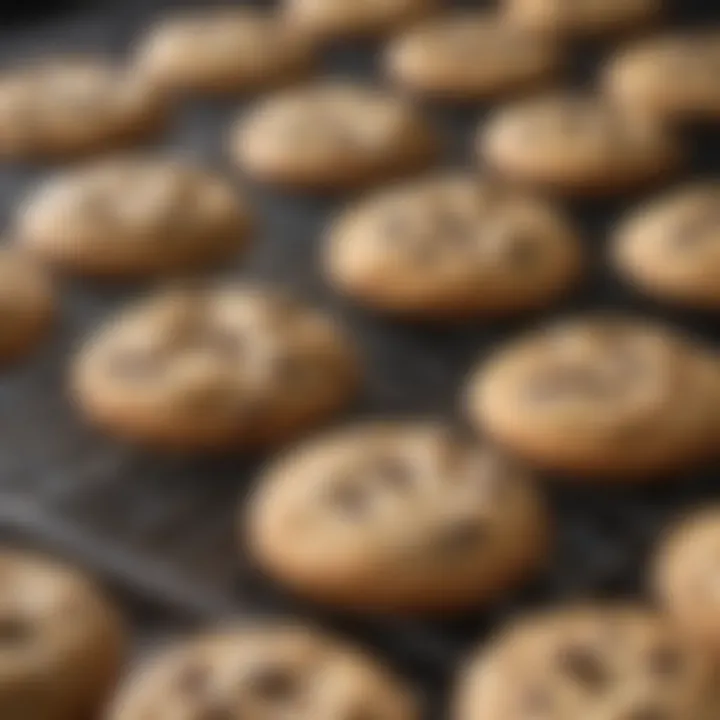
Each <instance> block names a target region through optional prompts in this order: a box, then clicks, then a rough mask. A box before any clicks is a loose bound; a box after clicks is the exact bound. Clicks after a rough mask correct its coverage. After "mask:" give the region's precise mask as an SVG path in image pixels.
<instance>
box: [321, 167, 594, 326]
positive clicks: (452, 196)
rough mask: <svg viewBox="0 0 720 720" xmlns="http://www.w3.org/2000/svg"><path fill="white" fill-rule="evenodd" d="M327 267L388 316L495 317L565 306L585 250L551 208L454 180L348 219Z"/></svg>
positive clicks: (374, 202)
mask: <svg viewBox="0 0 720 720" xmlns="http://www.w3.org/2000/svg"><path fill="white" fill-rule="evenodd" d="M325 266H326V271H327V274H328V276H329V278H330V281H331V283H332V284H333V285H334V286H335V287H336V288H337V289H338V290H339V291H340V292H342V293H345V294H347V295H349V296H351V297H353V298H356V299H357V300H358V301H359V302H361V303H363V304H364V305H368V306H370V307H374V308H377V309H379V310H388V311H392V312H397V313H403V314H410V315H415V316H419V317H458V318H462V317H469V316H478V315H480V316H481V315H485V316H495V315H503V314H508V313H512V312H518V311H522V310H527V309H532V308H537V307H540V306H543V305H546V304H547V303H549V302H551V301H552V300H554V299H556V298H557V297H558V296H559V295H560V294H561V293H562V291H564V290H566V289H567V287H568V286H569V285H570V284H571V283H572V282H573V281H574V280H576V279H577V277H578V275H579V274H580V267H581V248H580V243H579V240H578V237H577V235H576V233H575V230H574V228H573V227H572V226H571V224H570V223H569V221H568V220H567V219H566V218H565V217H564V216H563V215H562V213H561V212H560V211H559V210H557V209H555V208H554V207H552V206H551V205H550V204H548V203H545V202H543V201H540V200H538V199H536V198H534V197H531V196H529V195H526V194H523V193H520V192H516V191H511V190H509V189H506V188H504V187H502V186H499V185H497V184H495V183H493V182H492V181H490V180H481V179H478V178H477V177H474V176H470V175H462V174H444V175H438V176H434V177H429V178H426V179H423V180H415V181H411V182H409V183H407V184H404V185H400V186H398V187H395V188H392V189H390V190H384V191H380V192H378V193H377V194H374V195H372V196H370V197H369V198H368V199H366V200H364V201H363V202H361V203H360V204H359V205H357V206H354V207H351V208H350V209H349V210H347V211H346V212H345V213H344V214H343V215H342V216H341V217H340V218H339V220H338V221H336V222H335V223H334V225H333V227H332V229H331V232H330V234H329V237H328V240H327V246H326V249H325Z"/></svg>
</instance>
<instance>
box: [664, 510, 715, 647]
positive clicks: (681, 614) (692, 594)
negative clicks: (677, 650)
mask: <svg viewBox="0 0 720 720" xmlns="http://www.w3.org/2000/svg"><path fill="white" fill-rule="evenodd" d="M651 580H652V586H653V589H654V591H655V594H656V595H657V597H658V599H659V600H660V602H661V603H662V605H663V607H664V609H665V610H666V612H668V613H669V614H670V615H671V617H672V618H673V620H674V621H675V622H676V623H677V625H678V626H679V627H680V628H681V629H682V630H683V631H684V632H686V633H687V634H688V635H689V636H690V637H692V638H693V639H694V640H695V641H696V642H698V643H699V645H701V646H703V647H705V648H707V649H708V650H709V651H710V652H712V653H713V654H714V655H715V656H716V657H717V656H719V655H720V507H719V506H717V505H715V506H711V507H707V508H704V509H702V510H699V511H696V512H694V513H692V514H691V515H689V516H688V517H686V518H684V519H683V520H682V521H681V522H678V523H677V524H676V525H674V526H673V527H672V528H670V530H669V532H668V533H667V535H666V537H664V539H663V541H662V543H661V545H660V547H659V548H658V552H657V556H656V558H655V561H654V563H653V571H652V578H651Z"/></svg>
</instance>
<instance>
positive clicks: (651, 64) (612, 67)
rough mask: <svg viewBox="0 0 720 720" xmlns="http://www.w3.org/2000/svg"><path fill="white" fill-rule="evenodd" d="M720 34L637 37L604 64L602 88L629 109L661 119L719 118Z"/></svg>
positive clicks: (698, 31)
mask: <svg viewBox="0 0 720 720" xmlns="http://www.w3.org/2000/svg"><path fill="white" fill-rule="evenodd" d="M719 72H720V32H719V31H717V30H696V31H694V32H692V31H686V32H684V33H682V34H681V33H678V34H675V35H662V36H659V37H654V38H650V39H647V40H642V41H640V42H637V43H635V44H633V45H630V46H629V47H626V48H623V49H621V50H620V51H618V52H617V53H616V54H615V55H614V56H613V57H612V58H611V59H610V61H609V62H608V64H607V66H606V68H605V70H604V73H603V76H604V86H605V89H606V90H607V92H608V94H609V96H610V97H611V98H612V100H613V101H615V102H617V103H619V104H621V105H623V106H624V107H626V108H627V109H628V110H631V111H635V112H641V113H646V114H649V115H652V116H654V117H657V118H660V119H662V120H671V121H674V120H702V119H708V120H717V119H720V84H719V83H718V73H719Z"/></svg>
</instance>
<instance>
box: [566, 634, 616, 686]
mask: <svg viewBox="0 0 720 720" xmlns="http://www.w3.org/2000/svg"><path fill="white" fill-rule="evenodd" d="M559 663H560V668H561V669H562V671H563V672H564V673H565V674H566V675H568V676H569V677H570V678H572V679H573V680H575V681H576V682H577V683H579V684H580V685H582V686H583V687H584V688H586V689H587V690H591V691H593V692H600V691H602V690H603V689H604V688H605V687H606V686H607V685H608V683H609V682H610V677H609V673H608V670H607V668H606V666H605V663H603V661H602V658H600V657H599V656H598V654H597V653H596V652H595V651H593V650H592V649H591V648H587V647H583V646H581V645H575V646H571V647H567V648H565V649H564V650H562V651H561V653H560V657H559Z"/></svg>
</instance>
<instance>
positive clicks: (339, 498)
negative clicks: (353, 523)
mask: <svg viewBox="0 0 720 720" xmlns="http://www.w3.org/2000/svg"><path fill="white" fill-rule="evenodd" d="M329 501H330V503H331V504H332V505H333V506H334V507H335V508H336V509H337V510H339V511H340V512H341V513H342V514H343V515H344V516H346V517H348V518H352V519H359V518H362V517H364V516H365V515H366V514H367V512H368V509H369V500H368V495H367V492H366V490H365V488H363V487H361V486H360V485H359V484H358V483H344V484H342V485H338V486H337V487H334V488H333V489H332V492H331V493H330V495H329Z"/></svg>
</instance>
